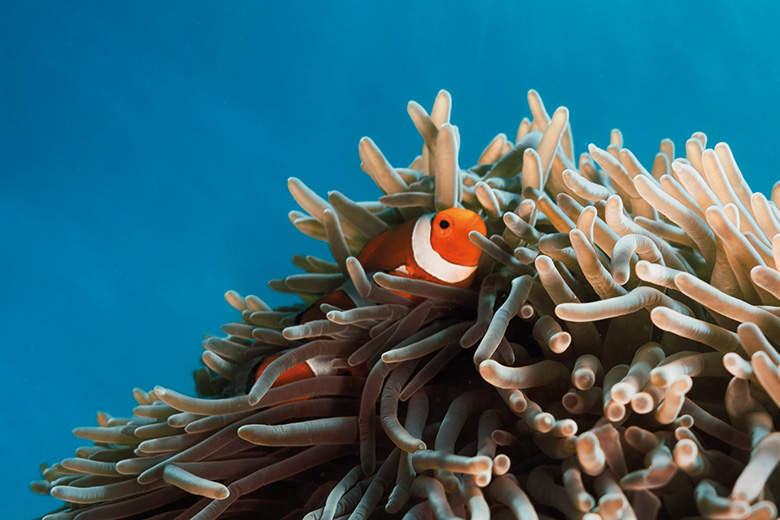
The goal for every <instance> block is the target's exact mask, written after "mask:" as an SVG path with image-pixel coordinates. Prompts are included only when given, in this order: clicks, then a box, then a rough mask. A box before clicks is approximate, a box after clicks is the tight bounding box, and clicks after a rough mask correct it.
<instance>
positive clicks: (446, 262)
mask: <svg viewBox="0 0 780 520" xmlns="http://www.w3.org/2000/svg"><path fill="white" fill-rule="evenodd" d="M472 231H476V232H478V233H480V234H482V235H483V236H484V235H485V234H486V232H487V230H486V228H485V222H484V221H483V220H482V218H481V217H480V216H479V215H478V214H476V213H475V212H473V211H471V210H468V209H463V208H448V209H445V210H442V211H438V212H436V213H429V214H426V215H422V216H420V217H419V218H417V219H416V220H409V221H406V222H404V223H403V224H401V225H399V226H397V227H395V228H393V229H390V230H388V231H385V232H384V233H381V234H379V235H377V236H375V237H374V238H372V239H371V240H370V241H369V242H368V243H367V244H366V245H365V246H364V247H363V249H362V250H361V251H360V253H359V254H358V257H357V259H358V261H359V262H360V264H361V265H362V266H363V269H364V270H365V271H366V272H367V273H372V272H386V273H389V274H392V275H396V276H403V277H407V278H414V279H417V280H425V281H429V282H436V283H439V284H442V285H450V286H454V287H468V286H470V285H471V282H472V281H473V280H474V275H475V274H476V271H477V264H478V263H479V259H480V256H481V255H482V250H481V249H480V248H479V247H477V246H476V245H475V244H474V243H472V242H471V240H470V239H469V233H471V232H472ZM323 303H328V304H331V305H334V306H336V307H339V308H341V309H351V308H354V307H355V302H354V301H353V299H352V297H351V296H350V295H349V294H348V293H347V291H345V290H343V289H337V290H335V291H333V292H332V293H330V294H328V295H327V296H325V297H324V298H321V299H320V300H318V301H317V302H315V303H314V304H313V305H311V306H310V307H309V308H308V309H307V310H306V311H304V312H303V313H301V315H300V316H299V318H298V323H299V324H301V323H307V322H309V321H313V320H318V319H324V318H325V315H324V314H323V312H322V311H321V310H320V305H321V304H323ZM279 356H281V354H275V355H272V356H267V357H266V358H264V359H263V360H262V361H261V362H260V363H259V364H258V366H257V367H256V368H255V369H253V370H252V373H253V378H252V382H254V381H256V380H257V378H258V377H260V374H262V373H263V371H264V370H265V369H266V367H267V366H268V365H269V364H270V363H271V362H272V361H273V360H274V359H276V358H278V357H279ZM336 373H337V371H336V370H335V369H333V368H332V367H330V366H329V360H321V359H318V358H314V359H310V360H307V361H305V362H303V363H300V364H299V365H297V366H295V367H293V368H291V369H289V370H287V371H286V372H284V373H282V375H281V376H279V378H277V380H276V381H275V382H274V384H273V385H272V386H273V387H277V386H281V385H284V384H287V383H292V382H295V381H301V380H303V379H308V378H310V377H316V376H319V375H334V374H336Z"/></svg>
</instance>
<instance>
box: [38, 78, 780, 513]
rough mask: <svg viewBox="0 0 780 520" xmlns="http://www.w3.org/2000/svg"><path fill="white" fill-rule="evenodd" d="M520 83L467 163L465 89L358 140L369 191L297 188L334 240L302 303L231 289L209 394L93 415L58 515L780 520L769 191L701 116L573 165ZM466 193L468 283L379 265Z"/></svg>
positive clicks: (289, 289) (143, 399)
mask: <svg viewBox="0 0 780 520" xmlns="http://www.w3.org/2000/svg"><path fill="white" fill-rule="evenodd" d="M528 101H529V105H530V109H531V114H532V119H530V120H529V119H523V121H522V122H521V124H520V127H519V130H518V132H517V138H516V139H515V140H514V142H513V141H511V140H508V139H507V137H506V136H505V135H504V134H499V135H498V136H496V138H495V139H493V141H491V142H490V144H489V145H488V146H487V147H486V148H485V150H484V152H483V153H482V154H481V156H480V157H479V158H478V159H477V161H476V164H475V165H474V166H472V167H470V168H468V169H461V167H460V165H459V161H460V159H459V157H458V149H459V144H460V135H459V132H458V128H457V127H456V126H454V125H453V124H451V123H450V106H451V99H450V96H449V94H448V93H447V92H445V91H442V92H440V93H439V95H438V96H437V97H436V101H435V103H434V105H433V109H432V111H431V113H430V115H429V114H428V113H427V112H426V111H425V110H424V109H423V108H422V107H421V106H420V105H419V104H417V103H415V102H410V103H409V105H408V112H409V115H410V116H411V119H412V121H413V123H414V125H415V127H416V128H417V130H418V132H419V133H420V135H421V136H422V139H423V142H424V145H423V149H422V154H421V155H419V156H417V157H416V158H415V159H414V160H413V161H412V163H411V165H410V166H409V167H407V168H395V167H393V166H391V165H390V163H389V162H388V161H387V159H386V158H385V157H384V156H383V155H382V153H381V152H380V150H379V148H378V147H377V146H376V145H375V144H374V142H373V141H371V140H370V139H368V138H364V139H362V140H361V141H360V147H359V151H360V158H361V160H362V164H361V167H362V168H363V170H364V171H365V172H366V173H368V175H369V176H370V177H371V179H372V180H373V181H374V182H375V183H376V184H377V186H379V188H380V189H381V190H382V191H383V192H384V195H383V196H381V197H380V198H379V200H378V201H370V202H355V201H352V200H350V199H349V198H347V196H345V195H343V194H342V193H340V192H337V191H334V192H331V193H329V194H328V197H327V200H325V199H323V198H321V197H320V196H318V195H317V194H315V193H314V192H313V191H311V190H310V189H309V188H307V187H306V186H305V184H304V183H303V182H301V181H300V180H298V179H290V181H289V183H288V185H289V188H290V191H291V193H292V195H293V197H294V198H295V200H296V201H297V202H298V204H299V205H300V206H301V208H302V209H303V212H298V211H293V212H291V213H290V219H291V221H292V223H293V225H294V226H295V227H296V228H297V229H298V230H299V231H301V232H302V233H304V234H306V235H308V236H310V237H313V238H316V239H320V240H324V241H326V242H327V244H328V246H329V249H330V252H331V254H332V256H333V258H332V259H321V258H316V257H313V256H304V255H297V256H294V257H293V263H294V264H295V265H296V266H297V267H299V268H301V269H302V270H303V271H305V273H303V274H294V275H291V276H289V277H287V278H285V279H282V280H273V281H271V282H270V286H271V288H273V289H275V290H277V291H281V292H285V293H294V294H297V295H300V297H301V298H302V300H303V303H301V304H299V305H296V306H293V307H281V308H276V309H273V308H270V307H269V306H268V305H266V304H265V303H264V302H262V301H261V300H260V299H259V298H257V297H255V296H246V297H242V296H240V295H238V294H237V293H235V292H232V291H231V292H228V293H227V294H226V298H227V300H228V302H229V303H230V304H231V305H232V306H233V307H235V309H236V310H237V311H239V312H240V313H241V318H240V319H238V320H236V322H235V323H228V324H227V325H225V326H224V327H223V328H222V331H223V332H224V333H225V336H224V337H207V338H206V340H205V341H204V342H203V347H204V349H205V351H204V352H203V356H202V361H203V363H204V365H205V367H203V368H201V369H200V370H199V371H197V372H196V374H195V380H196V388H197V391H198V394H199V397H190V396H186V395H183V394H181V393H178V392H176V391H174V390H171V389H168V388H164V387H159V386H158V387H156V388H154V389H153V390H152V391H142V390H139V389H136V390H134V392H133V394H134V396H135V398H136V400H137V401H138V406H137V407H136V408H135V409H134V410H133V413H132V416H130V417H111V416H108V415H106V414H102V413H101V414H98V418H97V422H98V426H96V427H84V428H76V429H75V430H74V434H75V435H76V436H77V437H79V438H83V439H86V440H88V441H91V442H92V443H94V444H93V445H92V446H88V447H84V448H80V449H79V450H77V452H76V457H75V458H69V459H65V460H63V461H62V462H60V463H58V464H55V465H53V466H52V467H48V468H43V476H44V479H45V480H42V481H38V482H34V483H33V484H32V487H33V489H34V490H35V491H37V492H40V493H48V494H50V495H52V496H54V497H56V498H59V499H61V500H63V501H65V502H66V504H65V505H64V507H63V509H61V510H60V511H58V512H55V513H52V514H49V515H47V516H45V517H44V518H46V519H49V520H65V519H78V520H89V519H100V520H107V519H135V518H153V519H160V520H161V519H174V518H176V519H189V518H195V519H198V520H211V519H216V518H244V517H245V518H249V517H251V518H288V519H293V518H307V519H317V520H320V519H323V520H324V519H333V518H351V519H360V518H401V517H403V518H410V519H413V518H437V519H445V518H457V517H460V518H472V519H486V518H497V519H509V518H518V519H519V518H522V519H532V518H560V517H566V518H573V519H580V518H587V519H596V518H599V517H600V518H604V519H611V518H638V519H651V518H682V517H687V516H696V515H699V516H701V517H705V518H713V519H714V518H717V519H726V518H733V519H737V518H751V519H759V518H760V519H765V518H766V519H769V518H775V517H776V516H777V506H776V500H777V498H778V496H779V495H778V492H780V487H778V486H780V481H779V480H778V478H777V477H778V475H777V473H775V468H776V466H777V464H778V462H779V461H780V433H778V432H777V431H775V429H774V421H775V420H776V419H777V418H778V413H779V411H780V409H779V408H778V406H779V405H780V378H779V377H778V365H780V352H778V348H777V346H778V345H780V273H778V268H780V211H778V203H779V202H780V188H779V187H778V186H779V185H780V183H779V184H778V185H776V186H775V189H774V190H773V193H772V197H771V200H768V199H767V198H766V197H765V196H764V195H762V194H760V193H752V192H751V190H750V188H749V187H748V185H747V184H746V182H745V180H744V178H743V176H742V174H741V172H740V170H739V168H738V166H737V163H736V162H735V160H734V157H733V155H732V152H731V150H730V149H729V147H728V145H726V144H724V143H719V144H717V145H715V146H714V148H707V138H706V136H705V135H704V134H703V133H701V132H696V133H695V134H693V136H692V137H691V139H689V140H688V141H687V142H686V143H685V158H681V157H680V158H675V147H674V144H673V143H672V142H671V141H670V140H666V139H665V140H663V141H662V142H661V145H660V152H659V153H658V154H657V155H656V156H655V159H654V161H653V163H652V165H651V166H650V167H649V168H645V167H644V166H643V165H642V164H640V163H639V161H638V160H637V159H636V157H635V156H634V154H632V153H631V152H630V151H629V150H628V149H626V148H624V147H623V138H622V135H621V134H620V132H619V131H617V130H614V131H613V132H612V134H611V137H610V142H609V144H608V146H607V147H606V148H605V149H601V148H598V147H597V146H595V145H590V146H589V148H588V153H583V154H581V155H580V156H576V155H575V153H574V149H573V140H572V134H571V127H570V124H569V112H568V110H567V109H566V108H564V107H561V108H558V109H557V110H556V111H555V112H554V114H553V115H552V117H550V116H549V115H548V113H547V111H546V110H545V108H544V105H543V104H542V101H541V99H540V97H539V95H538V94H537V93H536V92H535V91H531V92H529V94H528ZM452 207H461V208H465V209H468V210H470V211H473V212H475V213H477V214H478V215H479V216H480V217H481V218H482V219H483V221H484V224H485V228H486V230H487V232H486V233H485V234H483V233H481V232H477V231H472V232H471V233H469V234H468V240H470V241H471V242H469V246H471V244H473V245H476V246H477V247H478V248H479V249H480V250H481V251H482V255H481V259H480V260H479V263H478V265H477V266H476V269H475V271H474V273H473V275H472V277H471V278H469V279H468V280H469V281H471V280H473V282H472V283H471V285H469V286H458V285H457V284H452V283H445V282H437V281H436V280H435V279H434V280H430V279H427V280H426V279H420V278H419V277H416V276H412V275H409V274H408V272H406V271H404V269H403V268H402V269H397V270H380V271H379V272H371V271H370V270H368V269H366V268H365V265H363V264H364V263H365V262H363V261H362V260H361V258H362V257H361V251H363V250H364V248H365V247H366V244H371V243H372V240H375V238H376V237H378V236H381V235H382V234H383V233H385V232H388V230H393V229H398V228H399V226H403V225H404V223H405V222H409V221H412V220H415V219H418V218H424V217H421V216H424V215H429V214H432V213H434V212H440V211H444V210H446V209H447V208H452ZM480 225H481V223H480ZM442 227H444V226H442ZM363 256H365V255H363ZM367 271H368V272H367ZM337 291H341V292H343V293H344V294H346V295H347V297H346V298H344V297H342V298H341V299H339V300H328V295H331V294H335V293H336V292H337ZM334 302H335V303H334ZM339 302H341V303H339ZM312 310H313V312H314V314H316V316H315V317H313V318H312V317H309V318H306V319H303V318H302V316H303V314H304V313H306V312H309V311H312ZM315 361H316V362H317V363H319V366H320V368H321V369H322V370H319V371H318V370H315V369H312V372H311V373H310V374H309V375H307V376H301V377H287V379H285V377H286V375H289V374H290V373H291V372H290V371H292V370H294V369H295V367H300V366H302V365H301V364H302V363H309V366H314V365H313V364H312V363H314V362H315ZM263 515H265V516H263Z"/></svg>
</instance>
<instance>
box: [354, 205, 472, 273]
mask: <svg viewBox="0 0 780 520" xmlns="http://www.w3.org/2000/svg"><path fill="white" fill-rule="evenodd" d="M472 231H476V232H478V233H481V234H482V235H484V234H485V232H486V230H485V223H484V222H483V221H482V218H481V217H480V216H479V215H477V214H476V213H474V212H473V211H470V210H467V209H462V208H449V209H445V210H442V211H439V212H438V213H434V214H428V215H423V216H421V217H419V218H418V219H417V220H410V221H407V222H404V223H403V224H401V225H400V226H398V227H396V228H394V229H391V230H389V231H385V232H384V233H382V234H380V235H378V236H376V237H374V238H373V239H372V240H371V241H370V242H369V243H368V244H366V246H365V247H364V248H363V250H362V251H361V252H360V254H359V255H358V260H359V261H360V263H361V265H362V266H363V269H365V270H366V272H377V271H383V272H389V273H392V274H395V275H399V276H406V277H408V278H415V279H417V280H426V281H429V282H438V283H441V284H445V285H453V286H457V287H468V286H469V285H471V282H472V280H473V279H474V273H475V272H476V268H477V264H478V263H479V257H480V255H481V252H482V251H481V250H480V249H479V247H477V246H476V245H474V244H473V243H472V242H471V240H469V233H470V232H472Z"/></svg>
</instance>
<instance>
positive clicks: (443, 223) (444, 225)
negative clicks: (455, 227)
mask: <svg viewBox="0 0 780 520" xmlns="http://www.w3.org/2000/svg"><path fill="white" fill-rule="evenodd" d="M439 227H440V228H442V229H447V228H448V227H450V223H449V221H447V220H444V219H441V220H440V221H439Z"/></svg>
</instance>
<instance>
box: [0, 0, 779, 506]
mask: <svg viewBox="0 0 780 520" xmlns="http://www.w3.org/2000/svg"><path fill="white" fill-rule="evenodd" d="M370 4H371V5H369V3H368V2H358V1H351V2H334V3H332V5H331V3H329V2H300V1H299V2H261V1H252V2H246V1H243V2H242V1H231V2H202V1H188V2H124V3H120V2H110V3H109V2H103V1H93V2H87V1H82V2H55V1H51V2H41V1H34V0H19V1H15V2H14V1H2V2H0V42H1V47H0V244H1V247H2V253H0V277H1V278H0V280H2V281H0V330H1V331H2V334H3V336H2V337H3V344H2V364H1V365H0V366H2V367H3V376H4V377H3V378H2V379H1V380H0V385H1V386H0V393H2V395H3V397H4V399H3V401H2V402H3V408H2V424H1V425H0V435H2V438H1V439H0V440H2V442H0V449H1V450H2V453H0V461H2V463H3V466H4V470H3V471H2V472H0V479H2V481H1V482H0V488H2V489H3V491H4V496H5V498H4V500H3V506H0V507H2V508H5V511H3V513H5V514H3V515H2V516H3V518H31V517H33V516H35V515H39V514H42V513H45V512H47V511H49V510H51V509H53V508H55V507H56V506H57V504H58V502H57V501H55V500H53V499H50V498H45V497H38V496H35V495H33V494H32V493H30V492H29V491H28V482H29V481H30V480H33V479H36V478H38V471H37V468H38V464H39V463H40V462H41V461H48V462H49V463H53V462H56V461H59V460H60V459H62V458H64V457H69V456H71V455H72V453H73V450H74V449H75V448H76V447H78V446H79V445H81V444H82V443H81V442H79V441H78V440H77V439H75V438H73V437H72V436H71V434H70V430H71V428H73V427H76V426H81V425H91V424H93V423H94V414H95V412H96V411H97V410H105V411H107V412H109V413H112V414H115V415H118V416H124V415H126V414H128V413H129V412H130V410H131V408H132V406H133V405H134V401H133V399H132V396H131V393H130V391H131V389H132V388H133V387H136V386H138V387H141V388H144V389H147V390H148V389H151V388H152V387H153V386H154V385H155V384H164V385H166V386H169V387H172V388H175V389H178V390H182V391H187V392H191V391H192V383H191V372H192V370H193V369H195V368H197V367H198V366H199V357H200V353H201V347H200V341H201V338H202V335H203V334H204V333H218V332H219V327H220V325H221V324H222V323H224V322H227V321H230V320H231V319H233V318H234V317H235V313H234V312H232V309H231V308H230V307H229V306H228V305H227V304H226V303H225V302H224V300H223V299H222V294H223V293H224V292H225V291H226V290H227V289H236V290H238V291H239V292H241V293H243V294H248V293H254V294H258V295H259V296H260V297H262V298H264V299H266V300H267V301H268V302H270V303H272V304H281V303H283V302H289V301H290V300H289V299H285V298H282V297H280V296H278V295H275V294H272V293H271V292H270V291H269V290H268V289H267V287H266V282H267V280H269V279H271V278H275V277H282V276H285V275H287V274H290V273H291V272H293V271H292V266H291V265H290V263H289V257H290V255H291V254H293V253H314V254H321V255H323V254H325V251H324V248H323V247H322V246H321V245H320V244H317V243H314V241H311V240H308V239H303V238H301V237H299V236H298V234H297V233H296V232H294V230H293V228H292V226H291V225H290V224H289V222H288V220H287V217H286V213H287V211H289V210H291V209H294V202H293V201H292V199H291V197H289V195H287V192H286V187H285V180H286V178H287V177H289V176H292V175H294V176H298V177H300V178H302V179H303V180H304V181H305V182H306V183H307V184H308V185H309V186H311V187H312V188H314V189H315V190H317V191H318V192H319V193H321V194H325V193H326V192H327V190H330V189H339V190H342V191H344V192H345V193H346V194H347V195H349V196H350V197H353V198H355V199H367V198H373V197H376V196H377V195H378V190H377V189H376V188H374V187H373V185H372V183H371V182H370V180H369V179H368V177H367V176H365V175H364V174H363V173H362V172H361V171H360V169H359V160H358V156H357V143H358V140H359V139H360V137H362V136H363V135H369V136H371V137H372V138H373V139H374V140H375V141H376V143H377V144H378V145H379V146H380V148H381V149H382V150H383V151H384V152H385V154H386V156H387V157H388V159H389V160H390V161H391V162H392V163H393V164H394V165H398V166H406V165H407V164H408V162H410V161H411V159H412V158H413V157H414V155H416V154H417V153H419V149H420V146H421V139H420V138H419V136H418V135H417V134H416V131H415V129H414V127H413V125H412V124H411V122H410V121H409V119H408V116H407V114H406V103H407V101H409V100H410V99H414V100H417V101H419V102H420V103H422V104H423V106H425V107H427V108H428V109H430V106H431V104H432V102H433V99H434V97H435V96H436V93H437V92H438V90H439V89H441V88H446V89H448V90H449V91H450V92H451V93H452V95H453V100H454V107H453V116H452V117H453V122H454V123H455V124H457V125H458V126H459V128H460V133H461V139H462V141H461V142H462V146H461V158H462V159H461V164H462V165H464V166H466V165H468V164H470V163H471V162H472V161H474V160H476V158H477V156H478V155H479V152H480V151H481V150H482V148H483V147H484V146H485V145H486V144H487V143H488V142H489V140H490V139H491V138H492V137H493V136H494V135H495V134H496V133H498V132H505V133H507V134H508V135H510V136H514V133H515V132H516V130H517V124H518V123H519V121H520V119H521V118H522V117H523V116H525V115H529V111H528V108H527V105H526V101H525V93H526V92H527V90H528V89H529V88H535V89H537V90H538V91H539V92H540V93H541V94H542V96H543V98H544V100H545V103H546V105H547V107H548V110H549V111H550V113H552V110H554V109H555V107H556V106H558V105H562V104H565V105H566V106H568V107H569V109H570V114H571V120H572V124H573V130H574V139H575V145H576V148H577V152H578V153H579V152H582V151H584V150H585V147H586V145H587V143H589V142H595V143H597V144H599V145H601V146H604V145H606V144H607V143H608V138H609V131H610V130H611V129H612V128H613V127H619V128H620V129H621V130H622V131H623V134H624V136H625V142H626V145H627V146H628V147H630V148H631V149H632V150H633V151H634V152H635V153H636V155H637V156H638V157H639V158H640V160H642V162H644V163H645V164H648V163H649V162H650V161H651V160H652V157H653V155H654V153H655V151H656V150H657V145H658V142H659V141H660V140H661V139H662V138H664V137H670V138H672V139H674V141H675V142H676V143H677V145H678V147H682V146H683V145H684V142H685V140H686V139H687V138H688V137H689V136H690V134H691V133H692V132H694V131H697V130H701V131H704V132H705V133H707V135H708V136H709V138H710V141H711V142H713V143H714V142H717V141H721V140H725V141H728V142H729V143H730V144H731V146H732V148H733V150H734V152H735V155H736V156H737V159H738V161H739V163H740V165H741V167H742V170H743V172H744V173H745V174H746V177H747V178H748V180H749V182H750V183H751V185H752V186H753V188H754V189H757V190H761V191H764V193H768V190H769V189H770V188H771V186H772V184H773V182H774V181H775V180H777V179H778V178H780V175H779V174H778V173H777V165H778V160H779V159H780V158H779V157H778V137H777V129H776V124H777V121H779V120H780V106H779V105H778V101H777V94H778V92H780V88H778V87H780V52H778V51H780V40H779V39H778V38H779V37H778V36H777V31H776V30H775V29H776V28H775V25H776V21H777V20H778V16H780V8H778V7H777V3H776V2H774V1H764V2H753V3H752V4H750V5H748V3H746V2H738V1H736V0H735V1H733V2H723V1H720V2H719V1H708V2H676V1H665V2H653V3H652V7H650V5H651V4H650V3H647V2H642V3H640V2H636V4H635V7H633V8H632V7H626V6H627V5H629V4H628V3H624V2H600V3H599V4H598V5H596V4H593V3H589V2H537V3H533V4H532V3H530V2H520V1H504V2H486V5H485V6H480V7H478V6H477V5H476V2H474V3H469V4H466V3H465V2H421V1H419V0H418V1H415V2H392V3H390V2H387V3H385V4H386V5H383V6H379V5H375V4H374V3H370ZM545 4H554V5H553V6H547V5H545ZM640 5H643V6H645V7H638V6H640ZM9 497H10V498H9Z"/></svg>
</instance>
